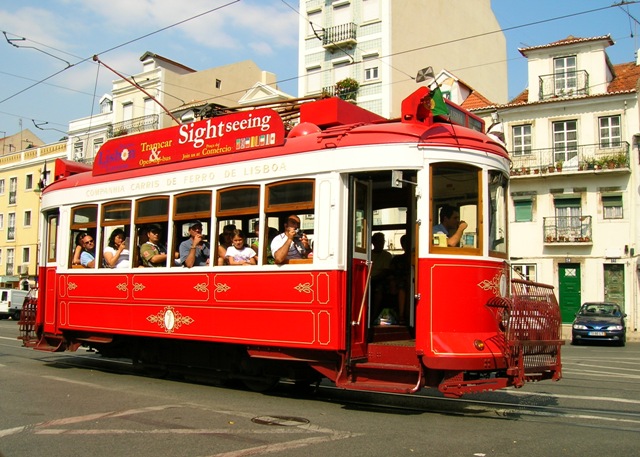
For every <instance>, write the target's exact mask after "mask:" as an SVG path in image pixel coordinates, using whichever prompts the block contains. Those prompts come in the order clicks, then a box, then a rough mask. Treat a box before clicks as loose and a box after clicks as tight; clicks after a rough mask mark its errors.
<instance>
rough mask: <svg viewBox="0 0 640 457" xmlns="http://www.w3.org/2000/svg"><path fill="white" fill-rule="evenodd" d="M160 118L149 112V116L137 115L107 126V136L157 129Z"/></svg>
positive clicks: (112, 136)
mask: <svg viewBox="0 0 640 457" xmlns="http://www.w3.org/2000/svg"><path fill="white" fill-rule="evenodd" d="M159 118H160V117H159V116H158V115H157V114H149V115H148V116H141V117H136V118H134V119H129V120H128V121H122V122H116V123H115V124H111V125H110V126H109V127H107V138H115V137H117V136H123V135H129V134H131V133H138V132H144V131H147V130H155V129H157V128H158V122H159Z"/></svg>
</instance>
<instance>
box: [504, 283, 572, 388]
mask: <svg viewBox="0 0 640 457" xmlns="http://www.w3.org/2000/svg"><path fill="white" fill-rule="evenodd" d="M511 298H512V301H511V309H509V322H508V325H507V331H506V335H507V342H508V345H509V358H510V364H509V365H510V366H511V367H523V369H524V372H523V370H522V369H519V370H518V373H517V374H516V373H514V374H515V375H516V378H517V379H518V381H517V382H516V385H517V384H520V385H522V384H523V383H524V382H527V381H540V380H543V379H554V380H559V379H560V378H561V377H562V364H561V357H560V347H561V346H562V345H563V344H564V341H563V340H562V339H561V335H562V333H561V332H562V320H561V318H560V307H559V306H558V301H557V300H556V297H555V294H554V293H553V287H552V286H549V285H546V284H539V283H535V282H531V281H524V280H520V279H513V280H512V281H511Z"/></svg>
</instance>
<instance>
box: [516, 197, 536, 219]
mask: <svg viewBox="0 0 640 457" xmlns="http://www.w3.org/2000/svg"><path fill="white" fill-rule="evenodd" d="M513 206H514V208H515V211H514V212H515V216H516V217H515V222H531V221H532V220H533V200H528V199H527V200H515V201H514V202H513Z"/></svg>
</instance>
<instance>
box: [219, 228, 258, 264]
mask: <svg viewBox="0 0 640 457" xmlns="http://www.w3.org/2000/svg"><path fill="white" fill-rule="evenodd" d="M245 239H246V237H245V236H244V232H243V231H242V230H238V229H236V230H234V231H233V238H232V240H231V242H232V244H231V246H229V247H228V248H227V253H226V255H227V262H229V265H257V263H258V254H256V251H254V250H253V249H251V248H250V247H249V246H247V245H246V244H245Z"/></svg>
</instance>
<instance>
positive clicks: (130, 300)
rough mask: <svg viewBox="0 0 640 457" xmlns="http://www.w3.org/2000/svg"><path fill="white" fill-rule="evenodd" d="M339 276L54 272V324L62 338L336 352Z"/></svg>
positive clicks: (339, 343) (340, 322) (340, 337)
mask: <svg viewBox="0 0 640 457" xmlns="http://www.w3.org/2000/svg"><path fill="white" fill-rule="evenodd" d="M342 281H344V272H341V271H290V272H285V271H274V272H269V273H268V272H260V274H252V273H244V272H243V273H238V272H233V271H230V270H227V271H225V272H211V271H210V270H209V271H203V272H194V271H189V272H185V271H184V270H183V269H179V270H178V269H176V270H174V271H172V270H168V271H166V272H160V271H149V270H146V269H145V270H143V271H141V272H140V273H138V272H134V273H122V274H104V273H99V272H96V273H95V274H94V273H88V272H82V273H81V274H73V273H69V274H61V275H58V276H57V282H58V284H59V291H58V299H57V307H58V309H59V311H58V313H56V314H57V315H56V317H57V319H56V320H57V322H56V324H57V327H58V328H59V329H60V330H61V331H63V332H64V333H65V336H66V337H67V338H80V339H82V338H88V337H89V336H91V335H100V336H109V335H130V336H152V337H160V338H170V339H184V340H198V341H210V342H226V343H236V344H246V345H265V346H274V347H289V348H307V349H316V350H317V349H320V350H331V351H336V350H340V349H343V348H344V346H345V338H344V334H343V332H342V331H341V329H343V328H344V319H345V317H344V316H345V312H344V307H343V303H344V296H343V289H344V288H343V287H342V286H341V284H342ZM50 313H51V311H50V310H49V308H46V314H47V316H48V315H49V314H50ZM47 319H48V318H47ZM55 327H56V326H55V325H53V326H48V327H47V328H48V329H49V330H52V331H53V330H55Z"/></svg>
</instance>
